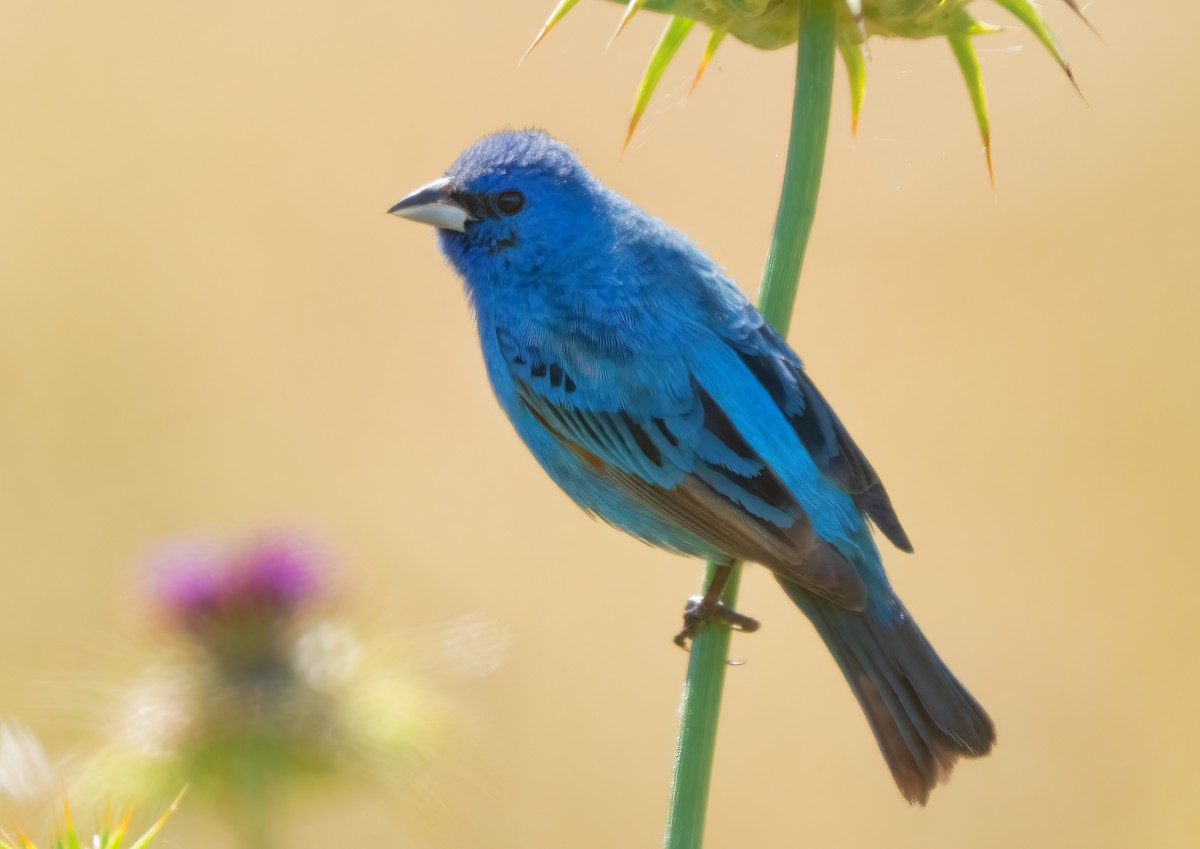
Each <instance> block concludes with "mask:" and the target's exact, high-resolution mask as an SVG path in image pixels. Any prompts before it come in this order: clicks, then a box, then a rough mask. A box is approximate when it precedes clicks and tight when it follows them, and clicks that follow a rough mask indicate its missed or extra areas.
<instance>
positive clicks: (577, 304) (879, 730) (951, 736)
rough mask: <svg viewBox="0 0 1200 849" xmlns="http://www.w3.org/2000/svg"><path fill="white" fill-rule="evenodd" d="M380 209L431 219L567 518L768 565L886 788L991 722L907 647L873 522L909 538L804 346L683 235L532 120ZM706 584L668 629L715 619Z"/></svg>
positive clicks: (916, 789) (907, 621)
mask: <svg viewBox="0 0 1200 849" xmlns="http://www.w3.org/2000/svg"><path fill="white" fill-rule="evenodd" d="M389 212H390V213H392V214H393V215H397V216H400V217H402V218H407V219H410V220H413V221H420V222H423V223H426V224H431V225H433V226H434V227H436V228H438V230H437V235H438V242H439V244H440V246H441V249H442V253H443V254H444V255H445V257H446V259H447V260H448V262H449V263H450V265H452V266H453V267H454V269H455V270H456V271H457V272H458V274H459V275H460V276H461V277H462V279H463V282H464V283H465V287H466V292H467V298H468V300H469V302H470V305H471V308H472V310H473V312H474V314H475V319H476V323H477V325H478V329H479V339H480V343H481V345H482V347H483V357H484V362H485V364H486V367H487V373H488V377H489V378H490V380H491V384H492V388H493V389H494V390H495V393H496V397H497V398H498V399H499V402H500V405H501V407H503V408H504V411H505V413H507V414H508V417H509V419H510V420H511V421H512V424H513V426H514V427H515V428H516V431H517V433H518V434H519V435H520V437H521V438H522V439H523V440H524V441H525V444H526V445H527V446H528V447H529V450H530V451H531V452H533V455H534V457H536V458H537V460H538V462H539V463H540V464H541V465H542V468H544V469H545V470H546V472H547V474H549V475H550V477H551V478H553V479H554V481H555V483H557V484H558V485H559V486H560V487H562V489H563V490H564V491H565V492H566V493H567V494H568V495H569V496H570V497H571V498H572V499H573V500H574V501H575V502H576V503H577V504H578V505H579V506H580V507H582V508H583V509H584V510H585V511H587V512H588V513H590V514H592V515H594V516H599V517H600V518H602V519H604V520H605V521H607V522H609V523H610V524H612V525H615V526H616V527H618V528H620V529H621V530H624V531H626V532H628V533H630V534H632V535H633V536H635V537H638V538H639V539H642V540H645V541H646V542H648V543H651V544H652V545H655V546H658V547H661V548H664V549H667V550H669V551H674V552H679V553H682V554H686V555H691V556H694V557H702V558H706V559H714V560H718V561H721V562H725V563H731V562H732V561H734V560H748V561H752V562H755V563H759V564H762V565H763V566H766V567H767V568H768V569H770V570H771V572H772V573H773V574H774V577H775V578H776V580H777V581H778V582H779V583H780V585H782V587H783V589H784V591H785V592H786V593H787V594H788V596H789V597H790V598H791V600H792V601H793V602H794V603H795V604H796V606H797V607H799V608H800V609H801V610H802V611H803V612H804V613H805V615H807V616H808V618H809V619H810V620H811V621H812V623H813V625H814V626H815V627H816V630H817V632H818V633H819V634H820V636H821V638H822V639H823V640H824V641H825V645H826V646H827V647H828V648H829V651H830V652H832V654H833V656H834V658H835V659H836V660H837V663H838V666H839V667H841V670H842V672H843V673H844V674H845V676H846V680H847V681H848V682H849V684H850V688H851V690H853V692H854V695H855V696H856V697H857V699H858V701H859V704H860V705H861V706H862V709H863V711H864V713H865V714H866V717H867V720H868V722H869V723H870V726H871V729H872V731H873V732H874V734H875V739H876V741H877V742H878V743H879V748H880V750H881V751H882V753H883V756H884V759H885V760H886V761H887V764H888V766H889V768H890V769H891V772H892V776H893V777H894V778H895V780H896V784H897V785H898V786H899V788H900V792H901V793H902V794H903V795H904V797H905V798H906V799H908V800H909V801H910V802H913V803H917V804H922V805H923V804H925V802H926V801H927V799H928V797H929V792H930V791H931V790H932V788H933V787H934V786H935V785H937V784H938V783H939V782H940V781H941V780H942V779H943V778H945V777H946V776H947V775H948V774H949V772H950V770H951V768H952V767H953V765H954V763H955V761H956V760H957V759H958V758H959V757H960V756H967V757H979V756H981V755H985V754H987V753H988V751H990V749H991V747H992V744H993V742H994V741H995V730H994V727H993V725H992V721H991V719H990V718H989V717H988V715H987V713H986V712H985V711H984V710H983V708H982V707H980V705H979V703H978V702H976V701H975V699H974V698H972V696H971V694H970V693H969V692H967V690H966V688H965V687H963V685H962V684H960V683H959V681H958V679H956V678H955V677H954V675H953V674H952V673H951V672H950V670H949V669H948V668H947V667H946V665H945V664H944V663H943V662H942V660H941V659H940V658H939V657H938V655H937V653H936V652H935V651H934V650H933V647H932V646H931V645H930V644H929V642H928V641H927V640H926V639H925V636H924V635H923V634H922V633H921V631H920V629H919V628H918V627H917V625H916V623H915V622H914V621H913V619H912V617H911V616H910V615H909V613H908V611H907V610H906V609H905V608H904V605H903V604H902V603H901V602H900V599H899V598H898V597H897V596H896V593H895V592H894V591H893V589H892V587H891V584H890V583H889V582H888V579H887V576H886V574H885V573H884V570H883V564H882V562H881V559H880V555H879V551H878V550H877V549H876V547H875V543H874V541H873V539H872V535H871V530H870V527H869V523H873V524H874V525H875V527H876V528H878V529H879V531H880V532H881V533H882V534H883V535H884V536H885V537H887V539H888V540H889V541H890V542H892V544H894V545H895V546H896V547H898V548H900V549H901V550H903V551H911V550H912V546H911V544H910V543H909V540H908V536H907V535H906V534H905V532H904V529H903V528H902V527H901V525H900V521H899V520H898V519H897V518H896V513H895V510H894V509H893V508H892V504H891V501H890V500H889V498H888V495H887V492H886V491H885V490H884V488H883V484H882V483H881V482H880V480H879V476H878V475H877V474H876V473H875V470H874V469H873V468H871V464H870V463H869V462H867V458H866V457H864V456H863V453H862V451H861V450H859V448H858V446H857V445H855V443H854V440H853V439H851V438H850V434H849V433H847V431H846V428H845V427H844V426H843V425H842V423H841V421H839V420H838V418H837V416H836V415H835V414H834V412H833V410H832V409H831V408H830V406H829V404H828V403H827V402H826V400H825V399H824V397H822V395H821V393H820V392H818V391H817V388H816V386H814V385H813V383H812V381H811V380H810V379H809V377H808V375H806V374H805V372H804V367H803V365H802V364H801V362H800V358H799V357H798V356H797V355H796V354H795V352H793V351H792V349H791V348H790V347H788V344H787V343H786V342H785V341H784V340H783V339H782V338H780V336H779V334H778V333H776V332H775V330H774V329H772V327H771V326H770V325H769V324H767V323H766V321H765V320H764V319H763V317H762V315H761V314H760V313H759V312H758V310H756V309H755V308H754V306H753V305H752V304H751V303H750V302H749V301H748V300H747V299H746V297H745V296H744V295H743V294H742V293H741V291H740V290H739V289H738V288H737V287H736V286H735V285H734V284H733V283H732V282H731V281H730V280H729V279H728V278H727V277H726V276H725V274H724V273H723V272H722V270H721V269H720V268H719V267H718V266H717V265H716V264H715V263H714V262H713V261H712V260H711V259H709V258H708V256H706V255H705V254H704V253H703V252H701V251H700V250H699V248H697V247H696V246H695V245H694V244H692V242H691V241H689V240H688V239H687V237H685V236H684V235H682V234H681V233H679V232H677V231H676V230H673V229H672V228H670V227H669V226H667V225H666V224H665V223H663V222H662V221H660V220H659V219H657V218H653V217H651V216H650V215H647V214H646V213H645V212H643V211H642V210H641V209H639V208H638V207H637V206H635V205H634V204H633V203H631V202H630V201H628V200H626V199H625V198H624V197H621V196H620V195H618V194H617V193H615V192H613V191H612V190H610V189H608V188H607V187H605V186H604V185H602V184H601V183H600V182H599V181H598V180H596V179H595V178H594V177H593V176H592V175H591V174H590V173H589V172H588V171H587V170H586V169H585V168H584V167H583V165H581V164H580V162H579V160H578V158H577V157H576V156H575V154H574V152H573V151H571V150H570V149H569V148H568V147H566V146H565V145H563V144H562V143H560V142H558V141H556V140H554V139H553V138H551V137H550V136H549V135H546V134H545V133H542V132H537V131H521V132H514V131H506V132H501V133H496V134H494V135H491V136H488V137H486V138H484V139H482V140H481V141H479V142H477V143H476V144H475V145H473V146H472V147H470V148H468V149H467V150H466V151H465V152H463V153H462V155H460V156H459V158H458V160H457V161H456V162H455V163H454V164H453V165H452V166H451V167H450V170H449V171H447V172H446V176H445V177H443V178H441V179H439V180H436V181H434V182H432V183H429V184H428V185H426V186H424V187H422V188H420V189H418V190H417V191H415V192H413V193H412V194H410V195H409V196H408V197H406V198H404V199H403V200H402V201H400V202H399V203H397V204H396V205H395V206H393V207H392V208H391V209H390V210H389ZM722 574H727V570H723V571H719V572H718V576H717V578H716V579H715V580H714V586H712V587H710V588H709V591H708V592H707V593H706V594H705V597H704V599H703V600H702V601H701V602H700V603H699V604H698V605H696V604H694V605H693V606H692V608H691V610H690V611H689V615H688V616H686V617H685V622H686V623H687V627H686V628H685V630H684V634H683V635H682V636H686V635H689V634H691V633H692V632H694V631H695V629H696V628H697V627H699V625H700V624H701V623H702V622H703V621H704V620H705V619H706V618H713V617H719V618H724V619H726V620H727V621H731V622H732V623H733V624H734V625H738V626H741V627H743V628H746V629H752V628H753V627H755V625H756V623H754V621H753V620H751V619H749V618H748V617H743V616H741V615H739V614H736V613H734V612H732V611H725V610H723V609H722V608H720V607H719V606H718V604H717V597H718V596H719V592H720V584H721V583H722V580H723V579H722Z"/></svg>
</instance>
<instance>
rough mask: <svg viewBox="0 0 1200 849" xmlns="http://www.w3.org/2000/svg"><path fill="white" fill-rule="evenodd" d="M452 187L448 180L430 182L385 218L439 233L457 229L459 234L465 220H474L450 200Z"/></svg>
mask: <svg viewBox="0 0 1200 849" xmlns="http://www.w3.org/2000/svg"><path fill="white" fill-rule="evenodd" d="M452 188H453V184H452V183H451V181H450V178H449V177H442V178H441V179H440V180H434V181H433V182H432V183H428V184H426V185H424V186H421V188H419V189H417V190H416V191H415V192H413V193H412V194H410V195H409V196H408V197H406V198H405V199H404V200H402V201H400V202H399V203H398V204H396V205H395V206H393V207H392V208H391V209H389V210H388V215H395V216H398V217H400V218H407V219H408V220H409V221H420V222H421V223H422V224H432V225H433V226H434V227H438V228H440V229H442V230H457V231H458V232H460V233H462V232H464V231H465V230H466V228H467V222H468V221H475V220H477V219H475V218H473V217H472V216H471V214H470V213H468V212H467V210H466V209H464V208H463V207H462V205H461V204H459V203H458V202H457V201H455V200H454V199H453V198H452V197H450V190H451V189H452Z"/></svg>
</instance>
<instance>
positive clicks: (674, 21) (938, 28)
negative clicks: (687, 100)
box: [526, 0, 1090, 174]
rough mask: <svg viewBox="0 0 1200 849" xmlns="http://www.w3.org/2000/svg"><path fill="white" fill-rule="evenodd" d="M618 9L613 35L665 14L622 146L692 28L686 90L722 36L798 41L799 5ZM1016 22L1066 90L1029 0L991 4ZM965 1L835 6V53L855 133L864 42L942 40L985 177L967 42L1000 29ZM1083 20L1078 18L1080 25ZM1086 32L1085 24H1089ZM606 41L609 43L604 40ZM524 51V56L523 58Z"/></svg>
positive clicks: (987, 143) (863, 0)
mask: <svg viewBox="0 0 1200 849" xmlns="http://www.w3.org/2000/svg"><path fill="white" fill-rule="evenodd" d="M614 2H618V3H623V4H625V13H624V15H623V16H622V18H621V23H620V24H619V26H618V27H617V31H616V34H614V36H613V38H614V39H615V38H616V35H619V34H620V32H621V30H622V29H624V28H625V25H626V24H627V23H629V20H630V19H631V18H632V17H633V16H634V14H636V13H637V12H638V11H640V10H641V9H643V8H644V9H647V10H649V11H654V12H662V13H665V14H668V15H671V18H670V20H669V21H668V22H667V26H666V29H665V30H664V31H663V34H662V37H661V38H660V39H659V42H658V46H657V47H656V48H655V50H654V53H653V54H652V55H651V57H650V63H649V64H648V65H647V66H646V72H645V75H644V76H643V78H642V83H641V86H640V87H639V89H638V93H637V97H636V99H635V101H634V107H633V116H632V117H631V118H630V121H629V130H628V133H627V134H626V137H625V144H626V145H628V144H629V140H630V139H631V138H632V137H633V132H634V130H635V129H636V128H637V124H638V121H639V120H640V119H641V117H642V113H644V112H645V110H646V106H647V105H648V104H649V102H650V97H651V96H652V95H653V93H654V89H655V88H656V87H657V85H658V82H659V80H660V79H661V78H662V75H663V71H664V70H666V67H667V65H668V64H669V63H670V62H671V60H672V59H673V58H674V56H675V53H676V51H678V50H679V47H680V45H681V44H683V41H684V39H685V38H686V37H687V35H688V33H689V32H690V31H691V29H692V27H693V26H694V25H695V24H696V23H697V22H700V23H703V24H704V25H705V26H707V27H708V29H709V37H708V43H707V45H706V46H705V48H704V55H703V57H702V58H701V60H700V68H699V70H698V71H697V72H696V79H695V82H693V83H692V88H693V89H694V88H695V86H696V83H697V82H699V81H700V76H701V74H703V73H704V69H705V67H707V65H708V63H709V60H711V59H712V57H713V54H715V53H716V51H717V48H718V47H719V46H720V44H721V41H722V40H723V39H724V38H725V36H727V35H732V36H733V37H734V38H737V39H739V40H740V41H744V42H745V43H747V44H749V45H751V46H752V47H757V48H760V49H762V50H774V49H776V48H779V47H784V46H786V45H788V44H791V43H792V42H794V41H796V40H797V38H798V33H799V27H798V20H799V7H800V2H801V0H614ZM994 2H995V3H996V5H998V6H1001V7H1002V8H1004V9H1006V10H1007V11H1008V12H1009V13H1011V14H1012V15H1013V16H1014V17H1016V18H1017V19H1018V20H1019V21H1020V22H1021V23H1022V24H1024V25H1025V27H1026V28H1028V29H1029V31H1030V32H1032V33H1033V34H1034V36H1035V37H1036V38H1037V39H1038V41H1040V42H1041V43H1042V45H1043V46H1044V47H1045V48H1046V49H1047V50H1048V51H1049V52H1050V54H1051V55H1052V56H1053V57H1054V59H1055V61H1057V62H1058V64H1059V66H1060V67H1062V69H1063V71H1065V72H1066V74H1067V77H1068V78H1069V79H1070V80H1071V82H1072V84H1074V82H1075V77H1074V74H1073V73H1072V71H1071V67H1070V65H1069V64H1068V63H1067V59H1066V56H1065V54H1064V53H1063V51H1062V47H1061V46H1060V45H1059V43H1058V40H1057V39H1056V38H1055V37H1054V33H1053V32H1051V30H1050V27H1049V26H1048V25H1047V23H1046V20H1045V18H1044V17H1042V13H1041V11H1040V10H1039V9H1038V7H1037V6H1036V5H1034V3H1033V0H994ZM1063 2H1065V3H1066V4H1067V5H1068V6H1069V7H1070V8H1071V9H1072V10H1073V11H1074V12H1075V13H1076V14H1077V15H1079V17H1080V18H1083V12H1082V10H1081V9H1080V7H1079V4H1078V3H1077V2H1076V0H1063ZM578 3H579V0H561V2H559V4H558V6H556V7H555V9H554V11H553V12H552V13H551V14H550V17H549V19H547V21H546V23H545V25H544V26H543V27H542V30H541V32H539V33H538V35H537V38H535V39H534V41H533V44H532V45H530V47H529V50H533V48H534V47H536V46H537V44H538V42H540V41H541V40H542V39H543V38H545V37H546V34H547V33H549V32H550V30H551V29H553V28H554V26H555V24H557V23H558V22H559V21H560V20H562V18H563V17H564V16H565V15H566V14H567V13H568V12H569V11H571V9H573V8H574V7H575V6H576V5H577V4H578ZM971 3H972V0H837V4H838V6H837V9H838V28H837V29H838V36H837V38H838V48H839V51H840V52H841V55H842V60H843V62H844V63H845V65H846V71H847V74H848V76H849V80H850V105H851V131H852V132H853V131H855V130H856V129H857V127H858V115H859V110H860V108H861V106H862V100H863V94H864V92H865V89H866V62H865V55H864V53H865V50H866V41H867V39H868V38H869V37H871V36H873V35H878V36H883V37H885V38H910V39H921V38H932V37H943V38H945V39H946V40H947V41H948V42H949V44H950V48H951V50H953V52H954V56H955V58H956V59H957V61H958V65H959V69H960V70H961V72H962V75H963V79H964V81H965V82H966V84H967V90H968V92H969V93H970V95H971V103H972V106H973V107H974V110H975V117H976V121H977V122H978V124H979V131H980V134H981V135H982V137H983V147H984V153H985V155H986V156H987V163H988V173H989V174H990V173H991V170H992V159H991V129H990V126H989V122H988V114H987V104H986V102H985V100H984V94H983V82H982V78H981V75H980V70H979V61H978V58H977V57H976V55H975V48H974V46H973V45H972V43H971V38H972V37H973V36H976V35H985V34H988V33H993V32H997V31H999V30H1000V29H1001V27H996V26H992V25H990V24H985V23H983V22H981V21H979V20H977V19H976V18H975V17H974V16H973V15H972V14H971V13H970V12H969V11H968V9H967V7H968V6H970V5H971ZM1085 21H1086V19H1085ZM1089 26H1090V24H1089ZM610 43H611V42H610ZM528 54H529V51H528V50H527V51H526V55H528Z"/></svg>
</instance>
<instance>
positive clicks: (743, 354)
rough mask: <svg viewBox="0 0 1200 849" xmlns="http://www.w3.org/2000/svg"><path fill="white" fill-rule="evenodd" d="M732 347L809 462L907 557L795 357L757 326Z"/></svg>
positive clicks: (878, 484) (879, 491) (884, 504)
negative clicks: (765, 393) (803, 450)
mask: <svg viewBox="0 0 1200 849" xmlns="http://www.w3.org/2000/svg"><path fill="white" fill-rule="evenodd" d="M730 344H731V346H732V347H733V348H734V350H735V351H736V352H737V355H738V357H740V358H741V361H742V363H743V364H745V366H746V368H747V369H749V370H750V371H751V372H752V373H753V374H754V376H755V377H756V378H757V379H758V382H759V383H760V384H762V386H763V388H764V389H766V390H767V392H768V393H770V396H771V399H772V400H773V401H774V402H775V405H776V406H777V407H778V408H779V410H780V411H781V412H782V413H783V414H784V416H786V417H787V420H788V422H789V424H791V426H792V428H793V430H795V432H796V435H797V436H798V437H799V438H800V442H801V443H802V444H803V445H804V448H805V450H806V451H807V452H808V453H809V455H810V456H811V457H812V459H813V462H814V463H815V464H816V465H817V467H818V468H819V469H820V470H821V472H822V473H823V474H824V475H826V476H827V477H828V478H829V479H830V480H832V481H833V482H834V483H835V484H837V486H838V487H839V488H840V489H841V490H842V491H843V492H845V493H846V494H847V495H849V496H850V497H851V498H852V499H853V500H854V503H855V504H856V505H857V506H858V508H859V509H860V510H861V511H862V512H863V513H865V514H866V515H867V516H868V517H869V518H870V519H871V521H873V522H874V523H875V526H876V527H878V528H879V530H880V531H881V532H882V533H883V535H884V536H886V537H887V538H888V540H890V541H891V543H892V544H893V545H895V546H896V547H897V548H899V549H900V550H901V551H912V543H911V542H910V541H909V538H908V534H907V533H905V531H904V528H903V526H901V524H900V520H899V518H897V516H896V511H895V508H893V507H892V502H891V499H890V498H889V497H888V494H887V490H885V489H884V488H883V483H882V481H880V479H879V475H878V474H877V473H876V472H875V469H874V468H872V467H871V464H870V462H868V461H867V458H866V456H864V455H863V452H862V450H861V449H860V448H859V447H858V446H857V445H856V444H855V443H854V440H853V439H851V437H850V434H849V432H847V430H846V428H845V426H844V425H843V424H842V423H841V421H840V420H839V419H838V417H837V415H836V414H835V413H834V412H833V409H832V408H831V407H830V406H829V402H828V401H826V400H825V398H824V397H823V396H822V395H821V393H820V392H819V391H818V390H817V387H816V386H814V385H813V382H812V381H811V380H810V379H809V377H808V375H807V374H805V373H804V366H803V364H802V363H801V361H800V358H799V357H798V356H796V353H795V352H794V351H792V349H791V348H790V347H788V345H787V343H786V342H784V341H783V339H782V338H780V336H779V334H778V333H776V332H775V330H774V328H772V327H771V326H770V325H769V324H766V323H765V322H764V323H760V324H759V325H758V327H757V328H755V329H754V330H752V331H751V332H749V333H748V334H747V335H745V336H743V337H741V338H739V339H735V340H731V342H730Z"/></svg>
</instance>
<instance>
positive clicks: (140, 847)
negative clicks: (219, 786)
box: [0, 793, 183, 849]
mask: <svg viewBox="0 0 1200 849" xmlns="http://www.w3.org/2000/svg"><path fill="white" fill-rule="evenodd" d="M182 796H183V794H182V793H180V794H179V795H178V796H176V797H175V801H174V802H172V803H171V805H170V807H168V808H167V810H166V811H164V812H163V815H162V816H160V817H159V818H158V820H157V821H156V822H155V823H154V825H152V826H150V828H149V829H147V830H146V832H145V833H144V834H143V835H142V836H141V837H139V838H138V839H137V840H135V841H134V842H133V843H132V844H130V847H129V849H146V847H147V846H149V845H150V843H151V841H152V840H153V839H154V837H155V835H157V834H158V832H159V831H161V830H162V827H163V826H164V825H165V824H166V822H167V818H168V817H169V816H171V814H172V813H174V811H175V808H176V807H178V805H179V800H180V798H182ZM132 818H133V814H132V812H131V811H129V810H126V811H125V813H124V814H123V815H122V816H121V819H120V821H119V822H114V820H113V816H112V809H111V808H110V809H109V810H108V811H106V812H105V814H104V823H103V825H102V826H101V827H100V830H99V831H98V832H96V833H95V834H93V835H92V837H91V839H90V840H89V839H87V838H84V839H83V840H82V841H81V840H80V839H79V834H78V833H77V832H76V831H75V821H74V818H73V817H72V816H71V806H70V805H68V804H66V803H64V804H63V825H62V827H61V828H59V829H57V830H56V831H57V833H56V834H55V837H54V849H120V847H121V845H122V842H123V841H124V839H125V834H126V832H128V830H129V823H130V821H131V820H132ZM0 849H37V846H36V845H35V844H34V842H33V841H32V840H30V839H29V838H28V837H27V836H26V835H25V834H24V832H22V831H20V830H19V829H18V830H17V834H16V837H12V836H10V835H8V834H7V833H5V832H3V831H0Z"/></svg>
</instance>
